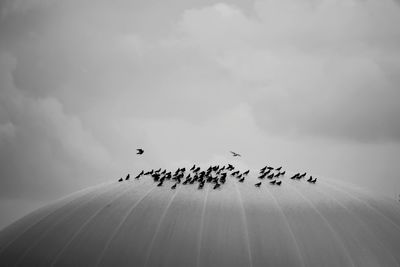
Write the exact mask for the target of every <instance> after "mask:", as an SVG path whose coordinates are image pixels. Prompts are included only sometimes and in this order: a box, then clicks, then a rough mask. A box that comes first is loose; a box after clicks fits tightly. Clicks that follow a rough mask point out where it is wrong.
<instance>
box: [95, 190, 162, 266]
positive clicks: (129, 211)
mask: <svg viewBox="0 0 400 267" xmlns="http://www.w3.org/2000/svg"><path fill="white" fill-rule="evenodd" d="M154 189H155V187H153V188H151V189H150V190H149V191H147V192H146V194H144V195H143V196H142V197H141V198H139V199H138V200H137V202H136V203H135V204H134V205H132V207H131V208H130V209H129V210H128V212H127V213H126V214H125V216H124V217H123V219H122V220H121V221H120V223H119V224H118V226H117V227H116V228H115V230H114V232H113V233H112V234H111V236H110V238H109V239H108V240H107V242H106V243H105V245H104V247H103V249H102V251H101V253H100V256H99V258H98V260H97V262H96V264H95V266H99V265H100V263H101V261H102V260H103V257H104V253H105V252H106V251H107V249H108V247H109V246H110V244H111V242H112V241H113V240H114V238H115V237H116V236H117V234H118V233H119V231H120V229H121V227H122V225H123V224H124V223H125V222H126V220H127V219H128V217H129V216H130V215H131V213H132V212H133V210H134V209H135V208H136V207H137V206H138V205H139V204H140V202H142V201H143V199H145V198H146V197H147V196H148V195H149V194H150V193H151V192H152V191H153V190H154Z"/></svg>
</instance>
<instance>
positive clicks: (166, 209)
mask: <svg viewBox="0 0 400 267" xmlns="http://www.w3.org/2000/svg"><path fill="white" fill-rule="evenodd" d="M179 191H180V187H179V188H178V190H176V191H175V192H174V194H173V195H172V197H171V199H170V200H169V202H168V204H167V206H166V207H165V209H164V211H163V214H162V215H161V218H160V220H159V221H158V225H157V228H156V231H155V232H154V235H153V237H152V239H151V241H150V245H149V248H148V249H147V253H146V260H145V264H144V266H147V264H148V261H149V258H150V255H151V252H152V250H153V246H154V242H155V240H156V238H157V235H158V233H159V232H160V228H161V225H162V222H163V221H164V219H165V217H166V215H167V213H168V210H169V208H170V207H171V205H172V202H174V199H175V197H176V195H177V194H178V192H179Z"/></svg>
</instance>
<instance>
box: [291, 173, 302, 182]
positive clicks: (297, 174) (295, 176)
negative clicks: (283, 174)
mask: <svg viewBox="0 0 400 267" xmlns="http://www.w3.org/2000/svg"><path fill="white" fill-rule="evenodd" d="M299 174H300V173H296V174H295V175H293V176H292V177H290V179H292V180H293V179H296V178H297V176H299Z"/></svg>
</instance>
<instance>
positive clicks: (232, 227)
mask: <svg viewBox="0 0 400 267" xmlns="http://www.w3.org/2000/svg"><path fill="white" fill-rule="evenodd" d="M258 181H259V180H258V179H257V177H255V176H253V175H252V174H251V173H250V175H249V176H248V177H247V178H246V180H245V181H244V182H243V183H240V182H238V181H237V180H236V179H227V181H226V184H224V186H221V187H220V188H218V189H215V190H214V189H213V187H212V186H211V185H210V184H206V185H205V186H204V188H203V189H198V187H197V186H194V185H189V184H188V185H182V184H179V186H177V187H176V189H171V185H173V183H172V181H166V182H165V183H164V185H163V186H157V184H155V183H154V182H153V181H152V180H151V179H146V178H143V179H139V180H137V179H131V180H129V181H123V182H113V183H107V184H102V185H99V186H96V187H93V188H89V189H86V190H83V191H80V192H78V193H76V194H73V195H71V196H68V197H66V198H64V199H62V200H59V201H57V202H55V203H54V204H52V205H49V206H47V207H44V208H42V209H40V210H37V211H35V212H33V213H31V214H29V215H27V216H25V217H24V218H22V219H21V220H19V221H17V222H15V223H13V224H12V225H10V226H8V227H7V228H5V229H4V230H3V231H1V232H0V263H1V264H2V265H3V266H14V265H16V266H47V265H52V264H53V265H56V266H94V265H100V266H363V267H365V266H398V265H399V263H400V253H399V249H400V207H399V206H398V205H397V203H396V202H395V201H391V200H389V199H386V198H384V197H378V196H375V195H373V194H369V193H367V192H365V191H363V190H362V189H359V188H355V187H349V186H347V185H343V184H341V183H338V182H335V181H330V180H324V179H319V180H318V182H317V183H316V184H311V183H307V182H306V181H305V180H304V179H303V180H301V181H300V180H292V179H289V178H282V181H283V183H282V185H281V186H276V185H270V184H269V180H263V181H262V182H263V184H262V185H261V186H260V187H256V186H254V184H255V183H256V182H258Z"/></svg>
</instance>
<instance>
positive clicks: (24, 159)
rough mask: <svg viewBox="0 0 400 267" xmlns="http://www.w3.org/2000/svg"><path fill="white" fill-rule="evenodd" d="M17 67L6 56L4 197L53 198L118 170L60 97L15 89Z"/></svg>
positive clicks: (2, 66)
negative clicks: (43, 96) (33, 94)
mask: <svg viewBox="0 0 400 267" xmlns="http://www.w3.org/2000/svg"><path fill="white" fill-rule="evenodd" d="M16 65H17V61H16V59H15V57H13V56H12V55H10V54H5V53H3V54H1V57H0V77H1V79H0V80H1V91H0V110H2V111H5V112H4V113H3V112H2V116H1V121H0V129H1V130H0V140H1V142H0V145H1V149H0V151H1V152H0V159H1V160H0V165H1V168H0V169H1V171H0V172H1V177H3V179H2V180H1V186H0V188H1V195H2V196H3V197H4V196H6V197H7V196H8V197H10V196H12V197H15V195H16V194H19V195H20V196H21V197H23V198H26V199H29V198H33V197H39V198H41V197H44V198H49V197H54V196H56V195H58V194H59V192H60V191H64V192H65V193H66V192H69V191H70V190H71V189H73V188H75V189H77V188H80V187H81V186H82V185H89V184H91V183H97V182H99V181H101V180H103V181H104V178H105V177H104V176H103V177H101V176H100V174H101V173H102V171H104V174H107V173H108V174H110V173H111V172H112V171H113V170H114V168H115V167H116V165H114V166H113V164H115V163H114V162H113V160H112V158H111V157H110V155H109V153H108V151H107V150H106V149H105V148H104V147H103V146H102V145H101V144H100V143H99V142H97V140H96V139H95V138H94V137H93V135H92V134H91V133H90V131H88V130H87V129H85V127H84V125H83V124H82V122H81V121H80V119H79V118H77V117H74V116H70V115H67V114H66V113H65V112H64V110H63V107H62V104H61V103H60V102H59V101H58V100H57V99H55V98H51V97H45V98H41V97H29V96H26V95H25V94H24V93H23V92H22V91H20V90H19V89H18V88H17V87H15V86H14V84H13V76H12V72H13V70H14V69H15V67H16ZM89 173H91V175H90V177H89V178H87V177H85V175H87V174H89ZM94 173H97V175H98V177H95V176H93V174H94ZM84 177H85V178H84ZM72 181H73V182H72ZM49 189H53V190H54V192H55V193H52V192H51V191H49ZM42 200H43V199H42Z"/></svg>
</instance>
